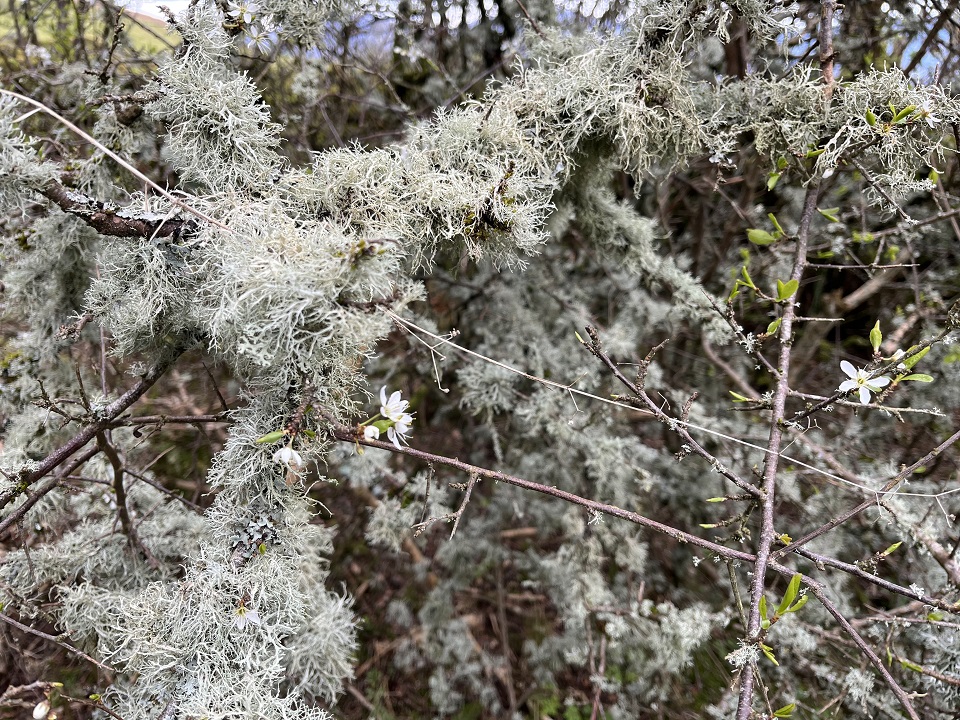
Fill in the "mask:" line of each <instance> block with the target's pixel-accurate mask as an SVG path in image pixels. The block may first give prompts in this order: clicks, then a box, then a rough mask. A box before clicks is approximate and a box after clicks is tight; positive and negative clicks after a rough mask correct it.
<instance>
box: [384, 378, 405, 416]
mask: <svg viewBox="0 0 960 720" xmlns="http://www.w3.org/2000/svg"><path fill="white" fill-rule="evenodd" d="M408 405H410V403H408V402H407V401H406V400H401V399H400V391H399V390H395V391H394V392H393V393H392V394H391V395H390V399H389V400H388V399H387V388H386V386H384V387H382V388H380V414H381V415H383V416H384V417H385V418H387V420H393V421H394V422H401V418H403V416H404V415H405V414H406V410H407V406H408ZM406 417H410V416H409V415H407V416H406Z"/></svg>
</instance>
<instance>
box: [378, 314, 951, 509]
mask: <svg viewBox="0 0 960 720" xmlns="http://www.w3.org/2000/svg"><path fill="white" fill-rule="evenodd" d="M384 312H386V314H387V315H389V316H390V317H391V318H393V321H394V322H396V323H398V324H400V325H401V326H406V329H407V330H408V332H409V331H410V329H413V330H416V331H417V332H422V333H424V334H425V335H428V336H430V337H432V338H433V339H434V340H439V341H440V342H442V343H445V344H446V345H449V346H450V347H452V348H454V349H455V350H458V351H460V352H462V353H465V354H467V355H470V356H471V357H475V358H478V359H480V360H483V361H484V362H487V363H490V364H491V365H496V366H497V367H499V368H503V369H504V370H507V371H508V372H511V373H514V374H516V375H519V376H521V377H525V378H527V379H528V380H533V381H534V382H538V383H540V384H541V385H547V386H549V387H554V388H557V389H559V390H565V391H567V392H570V393H576V394H577V395H582V396H583V397H586V398H590V399H592V400H599V401H600V402H603V403H607V404H608V405H614V406H616V407H620V408H624V409H626V410H631V411H633V412H639V413H643V414H644V415H651V416H654V413H652V412H650V411H649V410H642V409H640V408H637V407H634V406H633V405H627V404H626V403H621V402H617V401H616V400H611V399H609V398H604V397H600V396H599V395H594V394H593V393H589V392H586V391H585V390H578V389H577V388H574V387H570V386H569V385H563V384H562V383H558V382H554V381H553V380H547V379H546V378H541V377H537V376H536V375H530V374H529V373H525V372H523V371H522V370H517V369H516V368H513V367H510V366H509V365H506V364H504V363H502V362H499V361H497V360H494V359H493V358H488V357H487V356H486V355H481V354H480V353H478V352H475V351H473V350H469V349H467V348H465V347H463V346H462V345H458V344H457V343H455V342H453V341H451V340H447V339H446V338H444V337H441V336H440V335H436V334H434V333H432V332H430V331H429V330H427V329H425V328H422V327H420V326H419V325H417V324H416V323H413V322H411V321H409V320H405V319H404V318H402V317H400V316H399V315H397V314H396V313H394V312H393V311H392V310H388V309H386V308H384ZM424 344H426V343H424ZM427 347H430V345H427ZM430 349H431V351H432V352H436V350H435V349H434V348H432V347H430ZM673 422H675V423H676V424H677V425H683V426H684V427H688V428H693V429H694V430H699V431H701V432H704V433H707V434H708V435H714V436H716V437H720V438H723V439H724V440H729V441H731V442H734V443H737V444H739V445H743V446H745V447H748V448H753V449H754V450H759V451H760V452H762V453H764V454H767V453H768V452H769V451H768V450H767V448H765V447H763V446H762V445H756V444H754V443H752V442H749V441H747V440H742V439H740V438H737V437H733V436H732V435H725V434H724V433H722V432H719V431H717V430H711V429H710V428H706V427H703V426H701V425H696V424H694V423H691V422H684V421H682V420H676V419H674V420H673ZM777 455H778V456H779V457H781V458H783V459H784V460H787V461H789V462H791V463H794V464H796V465H799V466H800V467H804V468H806V469H807V470H812V471H814V472H815V473H818V474H820V475H824V476H825V477H828V478H830V479H831V480H835V481H837V482H839V483H840V484H842V485H849V486H850V487H853V488H856V489H857V490H860V491H862V492H865V493H868V494H871V495H875V496H877V497H878V498H879V497H880V496H881V495H894V494H896V495H899V496H901V497H919V498H940V497H943V496H944V495H952V494H954V493H958V492H960V487H956V488H953V489H952V490H944V491H943V492H939V493H908V492H897V490H896V488H893V489H890V490H886V491H880V490H876V489H874V488H871V487H867V486H866V485H861V484H860V483H855V482H853V481H852V480H847V479H846V478H843V477H840V476H839V475H834V474H833V473H831V472H827V471H826V470H822V469H821V468H818V467H815V466H813V465H810V464H809V463H805V462H804V461H803V460H798V459H797V458H794V457H791V456H789V455H784V454H783V453H777ZM905 481H906V478H904V479H903V480H902V481H901V483H898V487H899V485H901V484H902V483H903V482H905Z"/></svg>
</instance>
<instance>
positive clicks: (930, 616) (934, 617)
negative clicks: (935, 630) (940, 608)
mask: <svg viewBox="0 0 960 720" xmlns="http://www.w3.org/2000/svg"><path fill="white" fill-rule="evenodd" d="M945 617H946V615H944V614H943V613H942V612H936V611H934V612H931V613H927V620H929V621H930V622H940V621H941V620H943V619H944V618H945Z"/></svg>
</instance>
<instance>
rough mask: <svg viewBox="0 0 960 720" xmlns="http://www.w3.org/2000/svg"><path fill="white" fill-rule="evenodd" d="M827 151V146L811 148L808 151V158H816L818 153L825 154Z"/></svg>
mask: <svg viewBox="0 0 960 720" xmlns="http://www.w3.org/2000/svg"><path fill="white" fill-rule="evenodd" d="M826 151H827V149H826V148H818V149H817V150H811V151H810V152H808V153H807V157H808V158H815V157H817V156H818V155H823V154H824V153H825V152H826Z"/></svg>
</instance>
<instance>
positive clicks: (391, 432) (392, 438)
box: [387, 427, 403, 450]
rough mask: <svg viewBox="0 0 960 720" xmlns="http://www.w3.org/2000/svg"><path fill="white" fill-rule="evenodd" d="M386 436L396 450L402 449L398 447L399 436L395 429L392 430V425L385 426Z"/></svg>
mask: <svg viewBox="0 0 960 720" xmlns="http://www.w3.org/2000/svg"><path fill="white" fill-rule="evenodd" d="M387 437H388V438H390V442H392V443H393V446H394V447H395V448H396V449H397V450H403V448H402V447H400V438H399V436H398V435H397V431H396V430H394V429H393V428H392V427H389V428H387Z"/></svg>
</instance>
